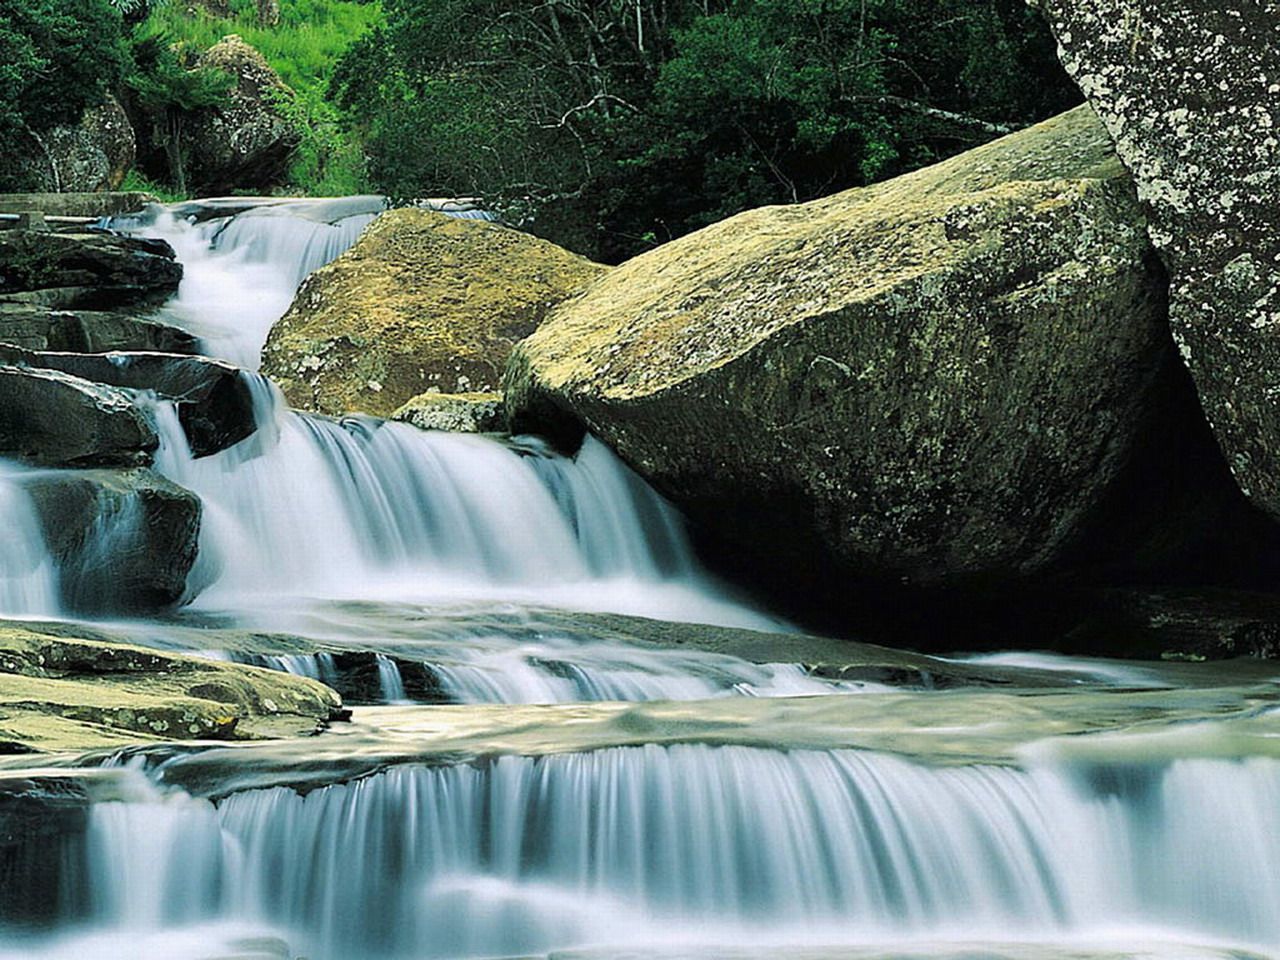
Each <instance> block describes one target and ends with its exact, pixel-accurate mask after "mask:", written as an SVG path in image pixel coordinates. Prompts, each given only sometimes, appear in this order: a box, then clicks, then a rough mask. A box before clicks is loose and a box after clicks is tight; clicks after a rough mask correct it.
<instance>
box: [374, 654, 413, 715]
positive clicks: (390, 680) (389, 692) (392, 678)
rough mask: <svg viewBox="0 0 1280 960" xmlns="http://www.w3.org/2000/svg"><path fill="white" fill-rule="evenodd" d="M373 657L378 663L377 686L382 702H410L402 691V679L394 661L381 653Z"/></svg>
mask: <svg viewBox="0 0 1280 960" xmlns="http://www.w3.org/2000/svg"><path fill="white" fill-rule="evenodd" d="M374 659H375V660H376V661H377V664H378V688H379V690H380V691H381V692H382V702H383V703H408V702H410V701H409V698H408V696H407V695H406V694H405V692H404V679H403V678H402V677H401V676H400V668H399V667H398V666H396V662H395V661H394V660H392V659H391V658H390V657H388V656H387V655H385V654H382V653H379V654H378V655H377V656H376V657H375V658H374Z"/></svg>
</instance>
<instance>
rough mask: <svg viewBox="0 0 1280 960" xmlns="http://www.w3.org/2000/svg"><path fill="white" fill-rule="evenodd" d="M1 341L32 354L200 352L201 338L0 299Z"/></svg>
mask: <svg viewBox="0 0 1280 960" xmlns="http://www.w3.org/2000/svg"><path fill="white" fill-rule="evenodd" d="M0 343H10V344H13V345H14V346H17V347H23V348H25V349H27V350H69V351H73V352H76V353H105V352H106V351H108V350H158V351H160V352H162V353H181V354H195V353H199V352H200V343H199V340H198V338H197V337H196V336H195V335H194V334H191V333H188V332H187V331H186V330H181V329H179V328H177V327H172V326H169V325H168V324H165V323H162V322H160V321H158V320H152V319H148V318H146V317H140V316H135V315H133V314H130V313H117V312H113V311H102V310H52V309H49V308H48V307H41V306H33V305H29V304H22V303H5V302H3V301H0Z"/></svg>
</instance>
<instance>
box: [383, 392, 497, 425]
mask: <svg viewBox="0 0 1280 960" xmlns="http://www.w3.org/2000/svg"><path fill="white" fill-rule="evenodd" d="M391 419H392V420H399V421H400V422H401V423H408V424H412V425H413V426H415V427H417V428H418V429H419V430H448V431H451V432H453V433H493V432H496V431H500V430H502V429H503V428H504V427H505V426H506V419H507V418H506V412H505V410H504V408H503V406H502V394H500V393H438V392H437V393H423V394H419V395H418V396H416V397H414V398H413V399H411V400H409V401H408V402H407V403H405V404H404V405H403V406H402V407H400V409H399V410H397V411H396V412H395V413H393V414H392V415H391Z"/></svg>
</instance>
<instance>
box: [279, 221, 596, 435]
mask: <svg viewBox="0 0 1280 960" xmlns="http://www.w3.org/2000/svg"><path fill="white" fill-rule="evenodd" d="M604 271H605V268H604V267H602V266H600V265H598V264H595V263H592V262H591V261H589V260H585V259H583V258H582V257H579V256H577V255H575V254H572V253H570V252H568V251H567V250H563V249H561V248H560V247H557V246H555V245H554V244H552V243H548V242H547V241H545V240H539V239H537V238H535V237H531V236H528V235H526V234H523V233H519V232H517V231H515V230H510V229H507V228H505V227H501V226H498V225H496V224H492V223H485V222H483V221H477V220H462V219H457V218H454V217H449V216H446V215H444V214H440V213H435V212H432V211H428V210H417V209H404V210H393V211H390V212H389V213H385V214H383V215H382V216H381V217H379V218H378V219H377V220H376V221H375V222H374V223H373V224H372V225H371V226H370V227H369V228H368V229H367V230H366V231H365V232H364V234H363V235H362V236H361V238H360V240H359V241H358V242H357V243H356V245H355V246H354V247H352V248H351V249H350V250H349V251H347V252H346V253H345V254H343V255H342V256H341V257H339V258H338V259H337V260H335V261H334V262H333V263H331V264H330V265H329V266H327V267H324V268H322V269H320V270H317V271H316V272H315V273H313V274H312V275H311V276H310V277H309V278H308V279H307V280H306V282H305V283H304V284H303V285H302V287H301V288H300V289H299V291H298V294H297V297H295V299H294V301H293V306H292V307H290V308H289V312H288V313H286V314H285V316H284V317H283V319H281V320H280V322H279V323H277V324H276V326H275V328H274V329H273V330H272V331H271V336H270V337H269V338H268V340H267V345H266V347H265V348H264V350H263V355H262V356H263V372H264V373H266V374H267V375H269V376H271V377H272V378H273V379H275V380H276V382H277V383H279V384H280V386H281V388H282V389H283V390H284V393H285V396H286V397H288V399H289V402H290V403H291V404H293V405H294V406H295V407H299V408H302V409H305V410H316V411H319V412H322V413H329V414H342V413H349V412H356V411H358V412H362V413H371V414H374V415H377V416H390V415H391V414H392V413H393V412H394V411H395V410H397V409H398V408H399V407H400V406H401V405H402V404H404V403H406V402H407V401H408V400H410V399H411V398H413V397H415V396H418V395H419V394H422V393H424V392H426V391H428V390H438V391H440V392H443V393H474V392H485V391H492V390H495V389H497V388H498V386H499V384H500V382H501V377H502V371H503V368H504V366H505V364H506V361H507V358H508V356H509V355H510V352H511V348H512V346H513V344H514V343H515V342H516V341H518V340H519V339H520V338H522V337H524V336H527V335H528V334H529V333H531V332H533V330H534V329H536V328H537V326H538V324H539V323H541V322H542V320H543V318H544V317H545V316H546V315H547V313H548V312H549V311H550V310H551V308H552V307H553V306H555V305H556V304H557V303H559V302H560V301H562V300H564V299H565V298H566V297H569V296H571V295H572V294H574V293H576V292H577V291H578V290H580V289H581V288H582V287H583V286H585V285H586V284H587V283H589V282H590V281H591V280H593V279H595V278H596V277H599V276H600V275H601V274H602V273H604Z"/></svg>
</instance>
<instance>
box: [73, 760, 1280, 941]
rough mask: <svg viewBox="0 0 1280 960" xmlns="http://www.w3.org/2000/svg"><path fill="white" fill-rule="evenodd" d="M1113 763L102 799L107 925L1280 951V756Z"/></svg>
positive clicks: (829, 767) (321, 933)
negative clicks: (1155, 936) (1081, 943)
mask: <svg viewBox="0 0 1280 960" xmlns="http://www.w3.org/2000/svg"><path fill="white" fill-rule="evenodd" d="M1109 772H1110V774H1111V775H1109V776H1100V775H1098V773H1097V772H1096V771H1094V770H1093V769H1091V768H1090V767H1088V766H1081V767H1073V766H1070V765H1063V764H1045V765H1038V766H1032V768H1031V769H1029V770H1026V771H1023V770H1017V769H1012V768H1005V767H998V766H967V767H955V768H935V767H929V766H924V765H919V764H915V763H912V762H909V761H907V760H902V759H898V758H895V757H890V756H885V755H879V754H871V753H863V752H859V751H834V752H815V751H804V750H800V751H791V752H783V751H774V750H760V749H750V748H743V747H714V746H704V745H693V744H691V745H676V746H669V747H657V746H649V747H639V748H615V749H607V750H601V751H596V752H590V753H584V754H570V755H564V756H552V757H544V758H538V759H531V758H523V757H501V758H496V759H493V760H491V761H487V762H481V763H477V764H471V765H454V766H446V767H420V766H411V767H399V768H395V769H392V770H389V771H387V772H385V773H382V774H378V775H375V776H372V777H369V778H367V779H364V780H360V781H357V782H354V783H350V784H344V785H337V786H332V787H326V788H322V789H319V790H316V791H314V792H311V793H309V794H307V795H305V796H300V795H298V794H297V793H294V792H293V791H291V790H288V789H285V788H276V789H270V790H260V791H251V792H247V793H241V794H236V795H233V796H231V797H229V798H227V799H225V800H223V801H222V802H220V803H219V804H218V805H217V806H216V807H215V806H214V805H212V804H210V803H208V802H206V801H199V800H192V799H189V798H186V797H185V796H177V797H170V798H168V799H158V800H156V801H155V802H152V803H144V804H115V803H112V804H102V805H99V806H98V807H96V808H95V810H94V812H93V818H92V825H91V828H90V829H91V837H92V841H93V847H92V849H93V853H92V858H91V865H90V869H89V871H88V873H87V874H86V876H85V882H86V883H88V884H89V886H90V895H91V899H92V900H93V902H94V905H95V918H96V920H97V922H99V923H102V924H107V925H111V924H119V925H123V926H125V927H127V928H128V929H132V930H146V929H147V928H149V927H152V928H154V927H156V926H159V925H172V924H191V923H200V922H211V921H216V920H220V919H227V918H236V919H237V920H238V921H247V922H252V923H256V924H260V925H262V926H263V927H266V928H270V929H274V930H277V931H280V932H281V934H282V935H283V936H285V937H286V938H288V939H289V942H290V943H291V944H292V945H294V946H295V948H297V947H299V946H304V947H305V950H306V952H307V954H308V955H309V956H311V957H313V958H316V960H321V958H329V957H331V958H343V960H359V958H369V960H373V958H379V960H391V958H400V957H404V958H410V957H414V958H425V957H459V958H461V957H481V956H527V955H530V954H536V953H540V952H544V951H547V950H551V949H558V948H565V947H570V946H574V945H581V944H615V945H619V944H625V945H627V946H628V947H632V948H634V947H636V946H638V945H640V944H659V945H660V944H664V943H666V944H669V943H671V942H676V943H678V942H680V939H681V938H682V937H684V938H688V939H690V940H693V941H697V940H698V939H700V938H701V939H705V940H706V941H708V942H712V943H726V942H727V943H734V942H738V943H750V944H759V943H761V942H769V941H770V940H774V941H778V942H788V941H795V940H799V941H801V942H811V943H815V942H816V943H858V942H864V943H865V942H870V943H875V942H878V941H894V942H898V941H901V940H904V939H905V940H910V939H925V938H948V937H950V938H957V935H959V937H958V938H959V939H966V940H971V939H984V938H993V939H998V940H999V939H1009V938H1018V937H1024V938H1029V939H1035V938H1036V937H1046V936H1047V937H1050V938H1052V937H1054V936H1061V937H1078V936H1087V935H1097V936H1102V937H1106V936H1112V935H1114V933H1115V931H1117V930H1130V931H1132V930H1133V929H1134V928H1135V926H1137V927H1145V928H1149V929H1153V928H1162V929H1164V930H1165V932H1166V933H1168V932H1176V933H1177V934H1178V935H1179V936H1181V937H1184V938H1189V939H1190V940H1191V942H1196V941H1197V940H1200V941H1218V942H1221V941H1233V942H1248V943H1254V944H1261V945H1267V946H1270V947H1272V948H1276V947H1280V912H1278V911H1277V910H1276V909H1275V905H1276V904H1277V903H1278V902H1280V869H1277V866H1276V864H1278V863H1280V762H1277V761H1275V760H1248V761H1244V762H1226V761H1215V760H1183V761H1176V762H1173V763H1170V764H1167V765H1164V766H1160V765H1151V766H1141V767H1132V768H1122V769H1120V770H1119V771H1116V770H1111V771H1109ZM143 852H145V853H146V856H145V857H141V858H140V854H141V853H143ZM140 862H145V863H147V864H149V868H148V869H145V870H143V869H138V868H137V866H136V864H138V863H140Z"/></svg>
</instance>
